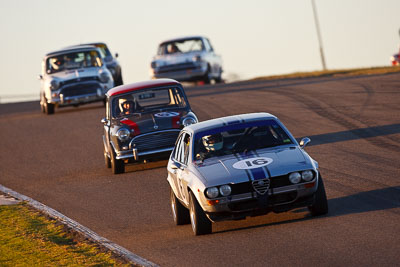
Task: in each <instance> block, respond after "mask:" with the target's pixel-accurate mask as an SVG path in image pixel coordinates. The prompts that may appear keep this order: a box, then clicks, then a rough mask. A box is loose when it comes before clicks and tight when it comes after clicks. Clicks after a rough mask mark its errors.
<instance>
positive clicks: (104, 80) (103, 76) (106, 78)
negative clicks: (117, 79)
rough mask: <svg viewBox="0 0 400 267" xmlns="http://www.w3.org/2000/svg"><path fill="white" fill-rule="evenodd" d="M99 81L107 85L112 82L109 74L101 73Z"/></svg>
mask: <svg viewBox="0 0 400 267" xmlns="http://www.w3.org/2000/svg"><path fill="white" fill-rule="evenodd" d="M99 79H100V81H101V82H102V83H107V82H108V81H109V80H110V75H109V74H108V73H107V72H101V73H100V75H99Z"/></svg>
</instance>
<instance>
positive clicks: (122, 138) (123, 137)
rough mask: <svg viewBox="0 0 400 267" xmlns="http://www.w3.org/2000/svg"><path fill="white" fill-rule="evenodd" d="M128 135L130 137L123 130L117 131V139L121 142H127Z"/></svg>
mask: <svg viewBox="0 0 400 267" xmlns="http://www.w3.org/2000/svg"><path fill="white" fill-rule="evenodd" d="M130 135H131V132H130V131H129V130H128V129H125V128H121V129H119V130H118V131H117V137H118V139H119V140H120V141H121V142H125V141H128V140H129V137H130Z"/></svg>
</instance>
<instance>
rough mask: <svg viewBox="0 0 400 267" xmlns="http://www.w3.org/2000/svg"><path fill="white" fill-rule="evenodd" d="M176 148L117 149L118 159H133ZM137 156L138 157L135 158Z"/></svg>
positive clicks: (167, 151)
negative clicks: (147, 149)
mask: <svg viewBox="0 0 400 267" xmlns="http://www.w3.org/2000/svg"><path fill="white" fill-rule="evenodd" d="M173 149H174V147H167V148H162V149H154V150H149V151H141V152H140V151H137V150H136V151H135V152H134V150H133V149H130V150H123V151H116V154H117V156H116V159H128V160H129V159H133V160H136V159H138V158H146V157H148V156H151V155H156V154H162V153H169V152H171V151H172V150H173ZM135 158H136V159H135Z"/></svg>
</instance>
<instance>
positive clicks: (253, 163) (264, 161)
mask: <svg viewBox="0 0 400 267" xmlns="http://www.w3.org/2000/svg"><path fill="white" fill-rule="evenodd" d="M245 162H246V165H247V166H249V167H253V166H260V165H266V164H268V163H269V161H268V160H267V159H255V160H252V161H250V160H246V161H245Z"/></svg>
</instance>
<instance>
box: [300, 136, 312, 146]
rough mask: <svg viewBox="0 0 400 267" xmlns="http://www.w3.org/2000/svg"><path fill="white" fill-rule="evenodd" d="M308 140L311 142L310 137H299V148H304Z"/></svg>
mask: <svg viewBox="0 0 400 267" xmlns="http://www.w3.org/2000/svg"><path fill="white" fill-rule="evenodd" d="M310 142H311V139H310V138H308V137H304V138H303V139H301V141H300V143H299V145H300V147H301V148H305V147H306V145H308V143H310Z"/></svg>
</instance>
